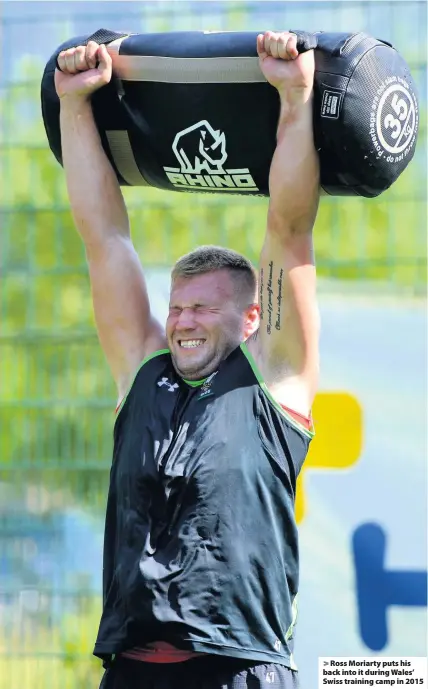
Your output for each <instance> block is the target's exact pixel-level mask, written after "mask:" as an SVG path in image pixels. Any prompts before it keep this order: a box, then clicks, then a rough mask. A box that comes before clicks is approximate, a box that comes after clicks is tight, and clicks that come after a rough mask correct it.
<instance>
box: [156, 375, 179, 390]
mask: <svg viewBox="0 0 428 689" xmlns="http://www.w3.org/2000/svg"><path fill="white" fill-rule="evenodd" d="M158 385H159V387H160V388H161V387H162V385H166V386H167V388H168V392H174V390H176V389H177V388H178V385H177V383H170V382H169V380H168V378H162V379H161V380H158Z"/></svg>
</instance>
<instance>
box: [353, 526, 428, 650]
mask: <svg viewBox="0 0 428 689" xmlns="http://www.w3.org/2000/svg"><path fill="white" fill-rule="evenodd" d="M386 543H387V538H386V534H385V531H384V530H383V529H382V528H381V527H380V526H379V525H378V524H369V523H367V524H362V525H361V526H359V527H358V529H356V530H355V531H354V534H353V538H352V545H353V555H354V564H355V575H356V593H357V602H358V616H359V625H360V634H361V637H362V639H363V641H364V643H365V644H366V646H368V648H370V649H371V650H372V651H381V650H382V649H383V648H384V647H385V646H386V644H387V643H388V627H387V613H388V608H389V607H390V606H391V605H404V606H426V605H427V584H428V575H427V572H426V571H412V570H386V569H385V566H384V562H385V554H386Z"/></svg>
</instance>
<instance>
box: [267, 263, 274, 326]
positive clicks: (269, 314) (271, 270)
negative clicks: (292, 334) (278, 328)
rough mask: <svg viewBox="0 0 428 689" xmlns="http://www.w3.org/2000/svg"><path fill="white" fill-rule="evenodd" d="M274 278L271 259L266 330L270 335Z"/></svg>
mask: <svg viewBox="0 0 428 689" xmlns="http://www.w3.org/2000/svg"><path fill="white" fill-rule="evenodd" d="M272 278H273V261H271V262H270V263H269V278H268V282H267V293H268V322H267V325H266V330H267V334H268V335H270V334H271V332H272V311H273V306H272V295H273V289H272Z"/></svg>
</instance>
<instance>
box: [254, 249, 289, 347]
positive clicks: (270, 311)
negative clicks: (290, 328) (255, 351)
mask: <svg viewBox="0 0 428 689" xmlns="http://www.w3.org/2000/svg"><path fill="white" fill-rule="evenodd" d="M268 265H269V274H268V279H267V283H266V284H265V279H264V278H265V276H264V272H263V268H261V269H260V288H259V300H260V321H262V322H264V321H265V306H264V297H265V289H266V292H267V309H266V311H267V314H266V315H267V318H266V332H267V334H268V335H270V334H271V333H272V327H273V326H272V320H273V317H274V302H273V297H274V282H273V271H274V265H273V261H271V262H270V263H269V264H268ZM283 279H284V271H283V269H282V268H281V269H280V271H279V277H278V280H277V286H278V293H277V295H276V313H275V318H276V320H275V329H276V330H281V309H282V299H283Z"/></svg>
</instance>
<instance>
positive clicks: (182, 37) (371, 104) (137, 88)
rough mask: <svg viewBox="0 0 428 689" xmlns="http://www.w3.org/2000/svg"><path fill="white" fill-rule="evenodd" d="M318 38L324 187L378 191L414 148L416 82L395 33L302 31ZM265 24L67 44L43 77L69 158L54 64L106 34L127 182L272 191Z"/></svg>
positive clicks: (117, 153)
mask: <svg viewBox="0 0 428 689" xmlns="http://www.w3.org/2000/svg"><path fill="white" fill-rule="evenodd" d="M295 33H296V34H297V36H298V49H299V51H300V52H303V51H305V50H309V49H311V48H315V62H316V73H315V84H314V106H313V107H314V135H315V144H316V147H317V150H318V152H319V156H320V164H321V186H322V188H323V189H324V191H325V192H326V193H328V194H331V195H338V196H340V195H343V196H356V195H360V196H365V197H374V196H378V195H379V194H381V193H382V192H383V191H384V190H385V189H387V188H388V187H390V186H391V184H393V182H394V181H395V180H396V179H397V178H398V176H399V175H400V174H401V173H402V172H403V170H404V169H405V167H406V166H407V165H408V163H409V162H410V160H411V159H412V157H413V154H414V151H415V146H416V138H417V132H418V99H417V94H416V88H415V84H414V82H413V79H412V77H411V75H410V71H409V68H408V66H407V64H406V63H405V61H404V60H403V58H402V57H401V56H400V55H399V54H398V53H397V51H396V50H395V49H394V48H393V47H392V46H391V45H389V44H387V43H385V42H382V41H380V40H376V39H374V38H372V37H371V36H368V35H367V34H364V33H354V34H345V33H323V32H320V33H317V34H308V33H305V32H300V31H296V32H295ZM256 37H257V32H197V31H192V32H173V33H163V34H134V35H129V36H128V35H124V34H118V33H115V32H111V31H107V30H104V29H101V30H100V31H98V32H96V34H93V35H92V36H90V37H88V36H85V37H78V38H73V39H72V40H70V41H68V42H67V43H64V44H62V45H61V46H60V47H59V48H58V49H57V50H56V51H55V53H54V54H53V55H52V57H51V59H50V60H49V62H48V63H47V65H46V68H45V71H44V74H43V80H42V93H41V98H42V112H43V120H44V124H45V128H46V133H47V136H48V140H49V144H50V147H51V150H52V151H53V153H54V155H55V157H56V159H57V160H58V161H59V162H60V163H61V162H62V161H61V139H60V131H59V101H58V97H57V95H56V92H55V86H54V72H55V67H56V59H57V56H58V54H59V52H60V51H61V50H64V49H65V48H69V47H72V46H77V45H82V44H86V43H87V42H88V41H89V40H91V39H92V40H96V41H97V42H98V43H106V44H107V45H108V50H109V53H110V55H111V56H112V60H113V73H114V79H112V81H111V83H110V84H109V85H108V86H106V87H105V88H103V89H100V91H98V92H96V93H95V94H94V95H93V97H92V105H93V110H94V116H95V121H96V122H97V126H98V129H99V132H100V135H101V139H102V143H103V146H104V149H105V151H106V153H107V155H108V157H109V159H110V161H111V163H112V165H113V167H114V169H115V171H116V174H117V177H118V180H119V182H120V184H122V185H130V186H145V185H149V186H154V187H159V188H161V189H175V190H178V191H198V192H201V191H203V192H216V193H219V192H220V193H241V194H250V195H254V194H257V195H263V196H267V195H268V194H269V189H268V175H269V168H270V162H271V160H272V155H273V152H274V150H275V141H276V126H277V119H278V113H279V97H278V93H277V91H276V89H275V88H273V87H272V86H270V84H268V83H267V82H266V80H265V78H264V77H263V75H262V73H261V71H260V68H259V64H258V57H257V50H256Z"/></svg>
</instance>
